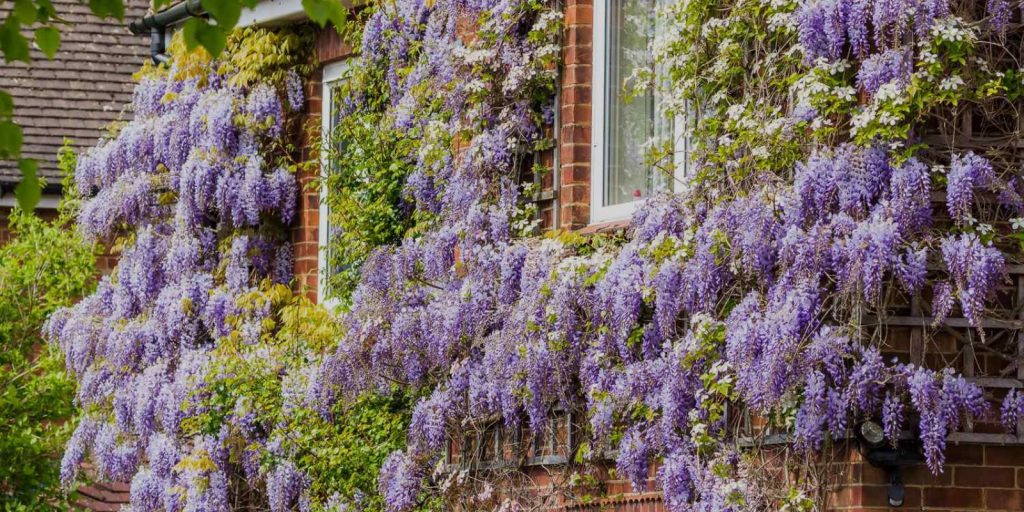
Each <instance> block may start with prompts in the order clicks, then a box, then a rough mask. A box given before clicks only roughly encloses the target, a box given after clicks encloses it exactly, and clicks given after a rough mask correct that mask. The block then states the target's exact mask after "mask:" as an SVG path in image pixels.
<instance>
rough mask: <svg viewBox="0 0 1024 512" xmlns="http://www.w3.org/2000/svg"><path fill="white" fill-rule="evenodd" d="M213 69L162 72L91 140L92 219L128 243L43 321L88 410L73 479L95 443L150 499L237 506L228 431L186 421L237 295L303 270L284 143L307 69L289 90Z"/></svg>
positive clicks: (66, 465)
mask: <svg viewBox="0 0 1024 512" xmlns="http://www.w3.org/2000/svg"><path fill="white" fill-rule="evenodd" d="M211 69H216V63H205V64H204V65H202V66H200V67H199V70H198V71H197V70H196V69H195V68H194V67H190V65H189V64H183V65H182V66H181V67H179V66H178V65H172V66H171V67H170V69H158V70H154V71H152V72H150V73H148V74H147V75H146V76H145V77H144V78H143V79H142V80H141V82H140V83H139V85H138V86H137V87H136V91H135V98H134V102H133V107H134V112H135V118H134V120H132V121H131V122H129V123H127V124H126V125H124V126H123V127H121V129H120V130H119V131H118V132H117V134H116V135H114V136H112V137H111V138H110V139H107V140H104V141H102V142H100V144H99V145H98V146H96V147H95V148H93V149H91V150H90V151H88V152H86V153H84V154H83V155H81V157H80V159H79V163H78V167H77V170H76V172H75V182H76V184H77V186H78V192H79V193H80V195H81V197H82V201H83V203H82V208H81V214H80V218H79V227H80V229H81V231H82V232H83V233H84V234H85V235H87V236H88V237H89V238H90V239H94V240H99V241H102V242H106V243H110V244H117V245H119V246H121V247H123V250H122V252H121V257H120V261H119V264H118V266H117V268H116V270H115V271H114V273H113V274H112V275H110V276H107V277H104V278H103V279H102V280H101V282H100V284H99V286H98V288H97V291H96V292H95V293H94V294H93V295H91V296H89V297H87V298H86V299H85V300H83V301H82V302H81V303H79V304H78V305H76V306H74V307H72V308H68V309H64V310H61V311H59V312H57V313H56V314H54V315H53V316H52V317H51V318H50V320H49V322H48V325H47V327H46V329H45V330H46V334H47V336H48V337H49V338H50V339H51V340H53V342H54V343H57V344H59V346H60V348H61V349H62V350H63V352H64V355H65V357H66V364H67V367H68V370H69V371H70V372H71V373H72V374H73V375H74V377H75V378H76V379H77V380H78V383H79V387H78V395H77V403H78V405H79V406H80V407H81V408H82V409H83V411H84V413H85V416H84V418H83V419H82V421H81V423H80V425H79V427H78V429H77V430H76V431H75V433H74V435H73V437H72V439H71V441H70V444H69V446H68V447H67V450H66V452H65V455H64V460H63V463H62V478H63V480H64V482H65V483H66V484H71V483H72V482H74V480H75V477H76V474H77V473H78V471H79V467H80V465H81V464H82V462H83V460H84V459H85V457H86V456H87V455H90V456H91V460H92V462H93V463H94V466H95V468H96V470H97V472H98V474H99V477H100V478H105V479H110V480H114V481H131V482H132V487H131V502H132V509H133V510H137V511H146V510H166V511H174V510H204V511H216V510H224V511H226V510H229V494H228V483H229V481H230V480H231V478H232V474H231V473H230V472H229V468H230V467H231V464H229V460H228V458H229V453H230V450H229V445H228V444H227V436H228V435H229V431H228V429H226V428H225V429H222V430H221V431H220V432H206V433H197V432H196V431H195V428H194V427H192V426H190V425H189V423H188V421H189V419H190V418H194V417H195V416H196V415H197V414H199V413H201V412H202V410H203V408H204V405H203V399H204V397H208V396H209V395H210V393H211V390H210V389H208V388H207V387H206V386H205V385H204V376H205V374H206V372H208V371H209V368H210V366H211V350H212V349H213V347H214V346H215V344H216V340H217V339H218V338H221V337H223V336H226V335H227V334H228V333H229V332H231V331H232V330H233V329H234V324H233V323H232V318H233V317H234V316H237V315H238V314H239V308H240V306H239V298H240V297H242V296H243V295H245V294H247V293H249V292H250V291H251V290H253V289H254V288H255V287H256V286H258V285H259V283H261V282H262V281H264V280H267V281H269V282H274V283H289V282H290V281H291V278H292V256H291V247H290V244H289V243H288V240H289V232H288V229H287V227H288V225H289V224H290V223H291V221H292V219H293V218H294V215H295V209H296V199H297V191H298V189H297V185H296V181H295V178H294V170H293V169H292V166H290V165H289V164H287V162H286V159H285V156H286V155H285V154H284V152H283V148H284V147H285V146H284V136H285V133H286V132H287V128H286V121H287V119H288V115H289V114H288V113H289V111H295V110H298V109H299V108H301V102H302V97H301V94H298V92H301V80H300V78H299V76H298V75H297V74H295V73H294V72H292V73H290V74H289V75H288V78H287V84H280V86H281V87H282V89H286V90H287V91H289V93H288V94H287V95H285V94H280V93H279V92H278V87H279V85H276V84H269V83H261V84H257V85H254V86H252V87H245V88H243V87H240V86H236V85H233V83H232V75H231V73H219V72H215V71H210V70H211ZM283 97H285V98H287V102H286V103H285V102H283V101H282V98H283ZM259 320H260V319H259V318H256V319H255V320H254V324H253V325H251V326H250V328H249V331H250V332H253V331H255V332H256V333H257V334H258V333H259ZM253 327H254V328H255V329H254V328H253ZM242 330H243V331H244V330H245V329H244V326H243V329H242ZM256 341H258V336H257V337H256V338H255V339H249V342H250V343H254V342H256ZM247 467H249V466H247ZM282 478H283V477H279V476H278V475H277V473H275V475H273V476H272V477H271V478H270V481H271V482H277V481H279V480H281V479H282ZM270 487H271V488H272V489H275V490H277V489H279V487H274V486H270ZM282 493H284V491H280V490H278V492H277V495H281V494H282Z"/></svg>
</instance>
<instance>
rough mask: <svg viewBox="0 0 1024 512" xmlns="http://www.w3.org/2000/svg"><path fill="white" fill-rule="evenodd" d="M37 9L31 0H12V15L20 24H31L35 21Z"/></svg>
mask: <svg viewBox="0 0 1024 512" xmlns="http://www.w3.org/2000/svg"><path fill="white" fill-rule="evenodd" d="M38 14H39V11H38V10H37V9H36V4H35V2H33V1H32V0H14V15H15V16H17V17H18V22H19V23H21V24H22V25H31V24H33V23H35V22H36V19H37V17H38Z"/></svg>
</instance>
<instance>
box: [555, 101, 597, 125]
mask: <svg viewBox="0 0 1024 512" xmlns="http://www.w3.org/2000/svg"><path fill="white" fill-rule="evenodd" d="M590 112H591V111H590V105H583V104H572V105H562V122H563V123H565V124H588V125H589V124H590V121H591V113H590Z"/></svg>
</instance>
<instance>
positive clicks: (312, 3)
mask: <svg viewBox="0 0 1024 512" xmlns="http://www.w3.org/2000/svg"><path fill="white" fill-rule="evenodd" d="M302 8H303V9H305V11H306V14H308V15H309V19H311V20H313V21H315V22H316V23H317V24H318V25H320V26H321V27H322V26H324V25H325V24H326V23H327V22H328V21H330V22H331V23H333V24H334V26H335V27H338V28H341V26H342V25H344V24H345V18H346V17H347V16H348V11H346V10H345V7H344V6H343V5H342V3H341V2H338V1H337V0H302Z"/></svg>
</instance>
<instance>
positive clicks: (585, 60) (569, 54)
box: [562, 46, 593, 66]
mask: <svg viewBox="0 0 1024 512" xmlns="http://www.w3.org/2000/svg"><path fill="white" fill-rule="evenodd" d="M562 56H563V60H564V61H565V64H566V65H569V66H572V65H574V64H590V63H592V62H593V52H592V51H591V49H590V47H589V46H566V47H565V49H564V50H563V51H562Z"/></svg>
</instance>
